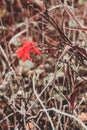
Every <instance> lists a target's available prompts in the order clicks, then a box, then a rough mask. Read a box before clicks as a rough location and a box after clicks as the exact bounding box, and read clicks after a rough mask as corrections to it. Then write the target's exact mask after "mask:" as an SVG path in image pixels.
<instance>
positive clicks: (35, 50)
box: [31, 48, 41, 55]
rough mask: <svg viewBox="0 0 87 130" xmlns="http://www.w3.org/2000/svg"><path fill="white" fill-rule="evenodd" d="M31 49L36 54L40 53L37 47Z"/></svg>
mask: <svg viewBox="0 0 87 130" xmlns="http://www.w3.org/2000/svg"><path fill="white" fill-rule="evenodd" d="M31 51H32V52H34V53H36V54H38V55H41V52H40V51H39V49H37V48H32V50H31Z"/></svg>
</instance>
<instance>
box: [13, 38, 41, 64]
mask: <svg viewBox="0 0 87 130" xmlns="http://www.w3.org/2000/svg"><path fill="white" fill-rule="evenodd" d="M21 43H22V44H23V46H22V47H20V48H19V49H18V50H17V51H16V53H17V55H18V58H22V61H24V62H25V61H26V60H27V59H28V60H31V58H30V54H31V53H36V54H37V55H41V52H40V51H39V49H37V48H36V47H37V43H36V42H30V41H28V40H23V41H21Z"/></svg>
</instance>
